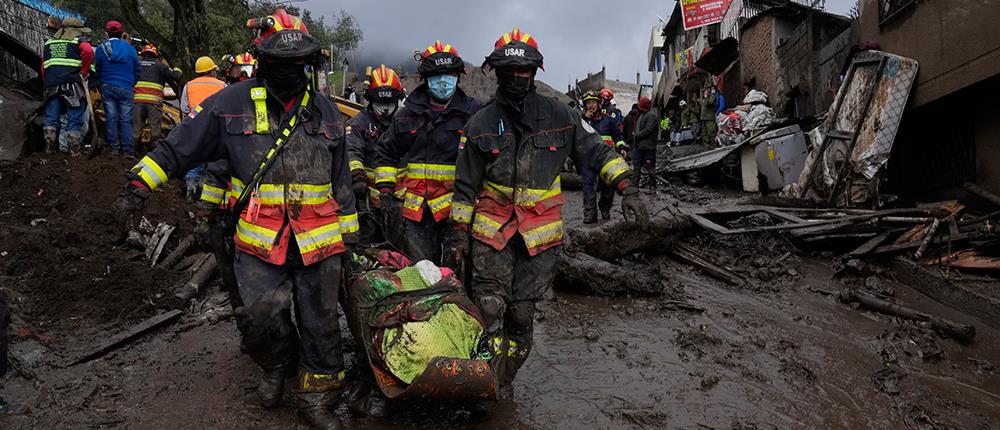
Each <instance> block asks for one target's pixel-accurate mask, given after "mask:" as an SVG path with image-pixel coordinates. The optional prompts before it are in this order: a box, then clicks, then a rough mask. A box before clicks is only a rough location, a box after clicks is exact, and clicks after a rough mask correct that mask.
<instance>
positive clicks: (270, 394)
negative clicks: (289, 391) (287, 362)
mask: <svg viewBox="0 0 1000 430" xmlns="http://www.w3.org/2000/svg"><path fill="white" fill-rule="evenodd" d="M287 377H288V369H286V368H283V367H281V368H276V369H272V370H264V374H263V375H261V377H260V385H258V386H257V395H258V396H260V403H261V405H263V406H264V407H265V408H273V407H277V406H278V404H279V403H281V396H282V395H283V394H285V378H287Z"/></svg>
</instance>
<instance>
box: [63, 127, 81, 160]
mask: <svg viewBox="0 0 1000 430" xmlns="http://www.w3.org/2000/svg"><path fill="white" fill-rule="evenodd" d="M66 146H68V147H69V155H70V156H72V157H78V156H79V155H80V151H81V150H83V134H82V133H80V132H79V131H67V132H66Z"/></svg>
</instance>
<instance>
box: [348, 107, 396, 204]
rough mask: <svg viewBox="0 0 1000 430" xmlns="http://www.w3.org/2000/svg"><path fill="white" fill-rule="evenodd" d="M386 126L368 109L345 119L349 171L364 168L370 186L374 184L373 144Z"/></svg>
mask: <svg viewBox="0 0 1000 430" xmlns="http://www.w3.org/2000/svg"><path fill="white" fill-rule="evenodd" d="M387 128H388V127H387V125H383V124H382V123H380V122H379V121H377V120H375V119H374V114H373V113H372V112H371V111H370V110H369V109H365V110H363V111H361V113H359V114H358V115H357V116H355V117H354V118H351V120H350V121H347V153H348V157H349V158H350V162H349V164H350V167H351V171H354V170H364V171H365V175H366V176H367V177H368V184H369V185H371V186H375V144H376V142H378V139H379V138H380V137H382V134H383V133H385V130H386V129H387ZM393 173H395V169H393Z"/></svg>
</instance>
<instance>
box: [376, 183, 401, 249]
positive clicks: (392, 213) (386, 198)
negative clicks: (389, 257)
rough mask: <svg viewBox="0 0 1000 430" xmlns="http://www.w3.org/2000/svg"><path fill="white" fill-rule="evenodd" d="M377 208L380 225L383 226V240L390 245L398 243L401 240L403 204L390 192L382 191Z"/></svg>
mask: <svg viewBox="0 0 1000 430" xmlns="http://www.w3.org/2000/svg"><path fill="white" fill-rule="evenodd" d="M378 207H379V210H380V211H381V212H382V223H383V224H382V225H383V226H385V233H386V236H388V237H386V238H385V239H386V240H388V241H389V242H391V243H400V241H401V240H402V239H403V234H404V233H403V202H402V201H400V200H399V199H398V198H396V196H395V195H394V194H392V192H390V191H389V190H387V189H383V190H382V193H381V194H379V198H378Z"/></svg>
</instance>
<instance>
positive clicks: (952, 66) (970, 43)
mask: <svg viewBox="0 0 1000 430" xmlns="http://www.w3.org/2000/svg"><path fill="white" fill-rule="evenodd" d="M878 3H879V2H878V0H863V3H862V11H861V40H862V41H866V40H871V41H877V42H878V43H879V45H880V46H881V48H882V50H883V51H886V52H891V53H893V54H896V55H902V56H905V57H909V58H912V59H914V60H917V62H919V63H920V73H918V74H917V85H916V89H915V91H914V92H913V93H912V94H911V96H910V100H911V102H912V103H913V106H920V105H923V104H926V103H929V102H931V101H933V100H936V99H938V98H941V97H943V96H945V95H947V94H949V93H953V92H955V91H958V90H960V89H962V88H965V87H968V86H970V85H972V84H974V83H976V82H980V81H982V80H984V79H987V78H989V77H991V76H994V75H997V74H1000V31H998V30H997V25H998V23H1000V4H998V2H997V1H996V0H948V1H918V2H916V4H914V5H912V6H910V7H909V8H908V9H906V10H905V11H903V12H901V13H900V14H899V15H898V16H896V17H894V18H892V19H891V20H890V21H888V22H886V23H884V24H880V22H879V21H880V19H879V9H878Z"/></svg>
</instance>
